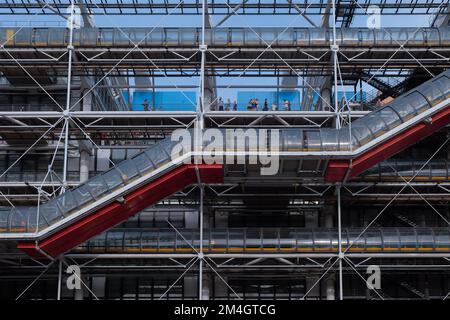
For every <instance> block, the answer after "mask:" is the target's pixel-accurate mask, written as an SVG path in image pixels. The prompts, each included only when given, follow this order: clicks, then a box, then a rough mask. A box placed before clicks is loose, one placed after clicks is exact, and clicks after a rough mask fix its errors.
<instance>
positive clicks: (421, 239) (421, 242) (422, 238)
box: [416, 228, 434, 249]
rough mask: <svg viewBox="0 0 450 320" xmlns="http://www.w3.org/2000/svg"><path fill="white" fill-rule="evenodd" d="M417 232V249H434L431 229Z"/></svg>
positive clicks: (420, 229)
mask: <svg viewBox="0 0 450 320" xmlns="http://www.w3.org/2000/svg"><path fill="white" fill-rule="evenodd" d="M416 232H417V243H418V247H419V248H429V249H433V247H434V235H433V232H432V231H431V229H422V228H419V229H417V230H416Z"/></svg>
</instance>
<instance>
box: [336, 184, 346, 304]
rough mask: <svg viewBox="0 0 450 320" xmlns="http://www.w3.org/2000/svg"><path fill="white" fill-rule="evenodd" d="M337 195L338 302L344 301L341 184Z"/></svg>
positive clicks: (338, 186) (337, 189)
mask: <svg viewBox="0 0 450 320" xmlns="http://www.w3.org/2000/svg"><path fill="white" fill-rule="evenodd" d="M336 194H337V216H338V219H337V220H338V252H339V300H343V299H344V288H343V281H342V259H343V258H344V256H343V252H342V217H341V216H342V215H341V184H338V185H337V186H336Z"/></svg>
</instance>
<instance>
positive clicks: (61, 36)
mask: <svg viewBox="0 0 450 320" xmlns="http://www.w3.org/2000/svg"><path fill="white" fill-rule="evenodd" d="M49 30H50V33H49V39H48V42H49V45H50V46H52V45H56V46H64V44H65V40H66V30H65V29H49Z"/></svg>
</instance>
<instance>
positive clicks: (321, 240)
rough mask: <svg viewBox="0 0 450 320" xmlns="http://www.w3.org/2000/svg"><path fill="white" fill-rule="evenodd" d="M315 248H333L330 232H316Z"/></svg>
mask: <svg viewBox="0 0 450 320" xmlns="http://www.w3.org/2000/svg"><path fill="white" fill-rule="evenodd" d="M314 250H319V251H320V250H327V251H328V250H331V237H330V232H324V231H315V232H314Z"/></svg>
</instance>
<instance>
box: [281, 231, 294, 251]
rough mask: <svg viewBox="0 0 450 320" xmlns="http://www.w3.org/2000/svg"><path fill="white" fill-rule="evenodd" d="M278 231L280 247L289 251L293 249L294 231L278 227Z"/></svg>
mask: <svg viewBox="0 0 450 320" xmlns="http://www.w3.org/2000/svg"><path fill="white" fill-rule="evenodd" d="M279 233H280V235H279V238H280V239H279V241H280V248H281V249H282V250H284V251H286V250H288V249H289V250H290V251H292V250H295V249H296V246H297V241H296V237H295V231H294V230H291V229H290V230H286V229H280V231H279Z"/></svg>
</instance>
